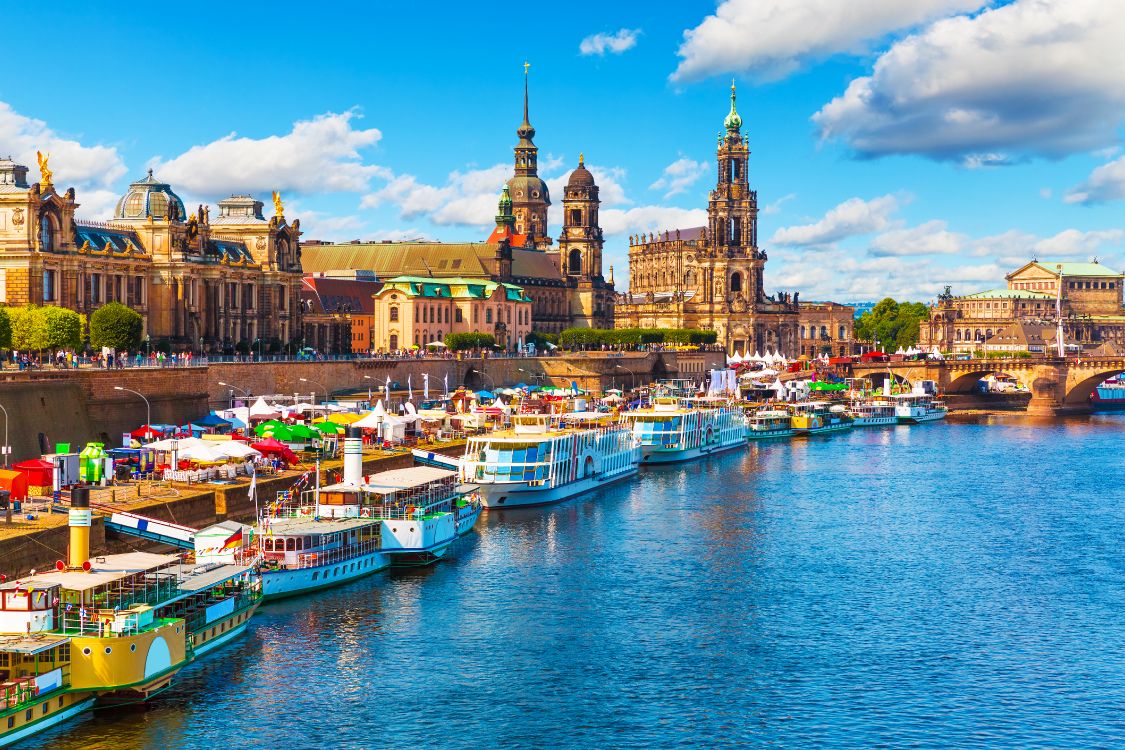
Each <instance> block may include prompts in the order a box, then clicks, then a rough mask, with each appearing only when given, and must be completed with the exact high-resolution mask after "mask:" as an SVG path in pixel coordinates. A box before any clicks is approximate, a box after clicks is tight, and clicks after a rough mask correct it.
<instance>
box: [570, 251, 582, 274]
mask: <svg viewBox="0 0 1125 750" xmlns="http://www.w3.org/2000/svg"><path fill="white" fill-rule="evenodd" d="M566 269H567V270H566V272H567V273H569V274H570V275H571V276H578V275H580V274H581V273H582V251H581V250H579V249H578V248H574V249H573V250H571V251H570V256H569V258H568V259H567V263H566Z"/></svg>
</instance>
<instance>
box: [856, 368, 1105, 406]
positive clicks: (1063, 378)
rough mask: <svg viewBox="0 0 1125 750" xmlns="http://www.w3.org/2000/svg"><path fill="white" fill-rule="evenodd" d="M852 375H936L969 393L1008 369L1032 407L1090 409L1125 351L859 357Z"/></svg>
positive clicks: (876, 378) (945, 385) (949, 388)
mask: <svg viewBox="0 0 1125 750" xmlns="http://www.w3.org/2000/svg"><path fill="white" fill-rule="evenodd" d="M851 371H852V376H853V377H857V378H870V379H871V381H872V382H874V383H881V382H882V381H883V380H885V379H886V377H887V376H888V375H893V376H895V377H897V378H899V379H902V380H906V381H909V382H915V381H918V380H932V381H934V382H935V383H937V385H938V387H939V388H941V390H942V391H943V392H945V393H969V392H971V391H972V390H973V388H974V387H975V385H976V383H977V381H979V380H980V379H981V378H984V377H987V376H988V375H993V374H1001V373H1003V374H1007V375H1011V376H1012V377H1014V378H1016V379H1018V380H1019V381H1020V382H1021V383H1023V384H1025V385H1026V386H1027V387H1028V389H1029V390H1030V391H1031V401H1030V403H1028V406H1027V413H1028V414H1034V415H1040V416H1055V415H1061V414H1077V413H1082V412H1087V411H1090V409H1091V406H1090V395H1091V394H1092V393H1093V392H1094V389H1095V388H1097V387H1098V385H1100V384H1101V383H1102V382H1104V381H1105V380H1106V379H1107V378H1110V377H1113V376H1114V375H1117V374H1118V373H1121V372H1125V357H1066V358H1062V357H1038V358H1032V359H954V360H944V361H929V360H924V361H905V362H875V363H870V364H869V363H856V364H853V365H851Z"/></svg>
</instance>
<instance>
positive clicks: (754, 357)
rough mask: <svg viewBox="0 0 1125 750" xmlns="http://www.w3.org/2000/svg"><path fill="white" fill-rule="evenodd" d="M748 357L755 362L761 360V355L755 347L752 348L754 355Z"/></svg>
mask: <svg viewBox="0 0 1125 750" xmlns="http://www.w3.org/2000/svg"><path fill="white" fill-rule="evenodd" d="M750 359H752V360H754V361H755V362H761V361H762V355H761V354H759V353H758V351H757V350H756V349H755V350H754V356H753V357H750Z"/></svg>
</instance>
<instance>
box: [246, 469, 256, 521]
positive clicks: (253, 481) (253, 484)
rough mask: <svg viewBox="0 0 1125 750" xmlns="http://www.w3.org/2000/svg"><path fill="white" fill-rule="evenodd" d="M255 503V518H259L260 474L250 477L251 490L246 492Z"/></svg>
mask: <svg viewBox="0 0 1125 750" xmlns="http://www.w3.org/2000/svg"><path fill="white" fill-rule="evenodd" d="M246 492H247V494H248V495H249V496H250V498H251V499H252V500H253V501H254V518H257V517H258V515H259V514H258V472H256V471H255V472H254V473H253V474H251V475H250V489H249V490H247V491H246Z"/></svg>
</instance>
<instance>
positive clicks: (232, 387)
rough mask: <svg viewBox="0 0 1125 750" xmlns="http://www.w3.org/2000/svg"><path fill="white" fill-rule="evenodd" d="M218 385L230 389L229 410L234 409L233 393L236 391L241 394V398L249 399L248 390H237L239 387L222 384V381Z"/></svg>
mask: <svg viewBox="0 0 1125 750" xmlns="http://www.w3.org/2000/svg"><path fill="white" fill-rule="evenodd" d="M219 385H221V386H225V387H227V388H230V389H231V393H230V405H231V408H234V392H235V391H238V392H239V393H241V394H242V395H243V396H245V397H246V398H250V391H249V390H246V389H245V388H239V387H238V386H237V385H231V384H230V383H224V382H223V381H221V380H220V381H219Z"/></svg>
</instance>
